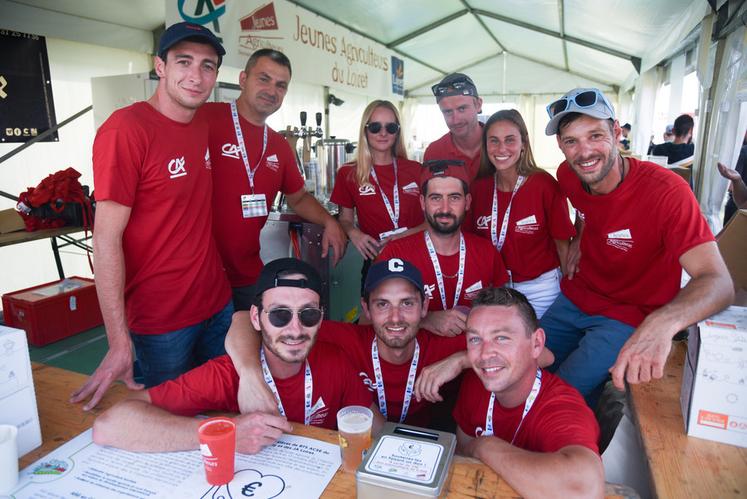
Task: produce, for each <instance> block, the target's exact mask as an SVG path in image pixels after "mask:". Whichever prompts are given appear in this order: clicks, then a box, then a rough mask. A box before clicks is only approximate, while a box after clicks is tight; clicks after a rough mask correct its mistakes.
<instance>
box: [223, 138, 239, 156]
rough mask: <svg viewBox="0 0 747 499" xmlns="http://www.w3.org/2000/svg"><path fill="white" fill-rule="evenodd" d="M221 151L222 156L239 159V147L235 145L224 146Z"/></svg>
mask: <svg viewBox="0 0 747 499" xmlns="http://www.w3.org/2000/svg"><path fill="white" fill-rule="evenodd" d="M220 150H221V153H220V154H221V156H225V157H227V158H232V159H239V146H237V145H235V144H231V143H230V142H229V143H228V144H223V147H221V148H220Z"/></svg>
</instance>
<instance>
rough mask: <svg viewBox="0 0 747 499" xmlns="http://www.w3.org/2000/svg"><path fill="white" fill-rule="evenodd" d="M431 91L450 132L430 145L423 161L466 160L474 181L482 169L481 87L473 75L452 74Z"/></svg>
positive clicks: (470, 176)
mask: <svg viewBox="0 0 747 499" xmlns="http://www.w3.org/2000/svg"><path fill="white" fill-rule="evenodd" d="M431 90H432V91H433V95H434V96H435V97H436V103H437V104H438V107H439V108H440V109H441V113H442V114H443V115H444V120H445V121H446V126H447V127H449V132H448V133H447V134H446V135H444V136H443V137H441V138H440V139H438V140H436V141H435V142H432V143H431V145H429V146H428V148H427V149H426V150H425V154H424V155H423V161H424V162H425V161H429V160H434V159H455V160H461V161H464V165H465V166H466V167H467V172H468V174H469V180H470V182H471V181H472V180H474V178H475V177H476V176H477V170H478V169H479V168H480V141H481V139H482V127H481V126H480V122H479V121H477V115H478V114H480V112H481V111H482V99H481V98H480V97H479V96H478V95H477V87H475V84H474V82H473V81H472V79H471V78H470V77H469V76H467V75H465V74H462V73H452V74H450V75H448V76H446V77H445V78H444V79H443V80H441V81H440V82H439V83H437V84H435V85H433V87H431Z"/></svg>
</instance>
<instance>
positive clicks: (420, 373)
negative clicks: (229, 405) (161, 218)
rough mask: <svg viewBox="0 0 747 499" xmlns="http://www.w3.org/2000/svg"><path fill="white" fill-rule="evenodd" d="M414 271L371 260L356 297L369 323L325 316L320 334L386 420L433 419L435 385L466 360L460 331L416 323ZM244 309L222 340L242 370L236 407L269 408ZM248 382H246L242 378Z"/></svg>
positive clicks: (421, 303)
mask: <svg viewBox="0 0 747 499" xmlns="http://www.w3.org/2000/svg"><path fill="white" fill-rule="evenodd" d="M427 300H428V299H427V298H426V297H425V296H424V294H423V281H422V278H421V276H420V272H419V271H418V270H417V268H415V267H414V266H413V265H412V264H410V263H409V262H406V261H403V260H401V259H399V258H392V259H390V260H387V261H384V262H377V263H375V264H373V265H372V266H371V269H370V270H369V273H368V275H367V276H366V282H365V286H364V296H363V298H362V299H361V305H362V307H363V311H364V314H365V315H366V316H367V317H368V318H369V320H370V321H371V325H369V326H359V325H355V324H345V323H340V322H334V321H325V322H323V323H322V326H321V328H320V330H319V340H320V341H321V342H325V341H326V342H330V343H333V344H335V345H336V346H338V347H339V348H340V349H341V350H342V351H343V352H344V353H345V356H346V358H347V359H349V360H350V363H351V364H352V365H353V367H354V368H355V371H356V372H358V375H357V376H356V378H357V379H359V380H360V382H361V386H365V387H366V388H367V389H368V390H369V391H370V392H371V393H370V395H369V396H370V397H372V398H373V400H374V401H375V404H376V405H377V407H379V410H380V411H381V413H382V414H383V415H384V416H385V417H386V419H388V420H389V421H399V422H404V423H408V424H414V425H417V426H428V425H429V424H430V422H431V407H432V406H431V404H429V403H428V402H437V401H440V400H441V396H440V395H439V389H440V388H441V386H442V385H443V384H444V383H446V382H448V381H450V380H452V379H453V378H455V377H456V376H458V375H459V374H460V373H461V372H462V370H463V369H465V368H466V367H467V357H466V354H465V353H464V338H462V337H461V336H460V337H453V338H450V337H440V336H436V335H433V334H431V333H430V332H428V331H425V330H422V329H420V328H419V323H420V320H421V319H422V317H423V316H424V315H425V312H426V310H427ZM252 326H253V325H252V324H251V323H250V322H249V321H248V320H247V317H246V314H245V313H236V315H235V317H234V322H233V324H232V326H231V330H230V331H229V333H228V337H227V341H226V347H227V349H228V352H229V354H230V355H231V357H232V359H233V362H234V364H235V365H236V367H237V370H238V371H239V373H240V374H241V379H242V388H241V391H240V393H239V404H240V407H241V408H242V412H249V411H253V410H256V409H257V408H263V409H265V410H268V409H269V407H268V406H269V405H271V402H272V398H271V395H270V394H269V392H268V391H267V390H266V389H264V384H263V383H262V372H261V370H260V368H259V365H260V362H259V359H258V353H257V352H258V349H259V346H258V344H257V343H258V338H257V335H256V334H251V333H252V332H253V331H252V329H253V327H252ZM244 383H246V386H244V385H243V384H244Z"/></svg>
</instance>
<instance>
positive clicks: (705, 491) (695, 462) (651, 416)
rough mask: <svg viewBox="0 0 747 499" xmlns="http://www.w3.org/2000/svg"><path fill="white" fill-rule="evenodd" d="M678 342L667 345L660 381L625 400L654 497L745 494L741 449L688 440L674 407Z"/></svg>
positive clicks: (746, 453) (682, 352)
mask: <svg viewBox="0 0 747 499" xmlns="http://www.w3.org/2000/svg"><path fill="white" fill-rule="evenodd" d="M686 353H687V347H686V345H685V343H683V342H675V343H673V345H672V354H671V355H670V358H669V360H668V361H667V365H666V368H665V369H664V377H663V378H662V379H660V380H656V381H653V382H651V383H646V384H642V385H632V386H631V390H630V401H631V409H632V411H631V412H632V413H633V417H634V420H635V424H636V426H637V427H638V428H639V430H640V432H641V437H642V441H643V448H644V451H645V453H646V458H647V460H648V465H649V470H650V472H651V490H652V492H654V493H655V494H656V496H657V497H659V498H662V499H663V498H673V499H680V498H684V497H707V498H711V497H712V498H725V497H739V496H742V497H744V496H747V449H744V448H741V447H736V446H734V445H727V444H722V443H718V442H712V441H710V440H703V439H700V438H695V437H688V436H687V435H686V434H685V424H684V422H683V419H682V410H681V409H680V386H681V382H682V370H683V365H684V361H685V356H686Z"/></svg>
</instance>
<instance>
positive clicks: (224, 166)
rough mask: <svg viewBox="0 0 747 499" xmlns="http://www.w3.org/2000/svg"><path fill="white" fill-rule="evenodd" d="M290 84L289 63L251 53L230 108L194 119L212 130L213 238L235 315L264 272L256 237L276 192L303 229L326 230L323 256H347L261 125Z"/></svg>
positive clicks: (263, 52) (215, 106)
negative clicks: (306, 223) (308, 226)
mask: <svg viewBox="0 0 747 499" xmlns="http://www.w3.org/2000/svg"><path fill="white" fill-rule="evenodd" d="M290 80H291V63H290V61H289V60H288V57H286V56H285V54H283V53H282V52H278V51H277V50H274V49H260V50H257V51H256V52H254V53H253V54H252V55H251V57H249V60H248V61H247V63H246V67H245V68H244V71H242V72H241V74H240V75H239V86H240V87H241V95H239V97H238V98H237V99H236V100H235V101H234V102H231V103H226V102H209V103H207V104H205V105H204V106H203V107H202V108H200V110H199V111H198V113H197V116H196V118H197V119H203V120H205V121H206V122H208V124H209V127H210V138H209V144H210V157H211V159H212V161H213V183H214V185H213V231H214V233H215V242H216V243H217V245H218V251H219V252H220V255H221V258H222V259H223V263H224V264H225V267H226V272H227V274H228V279H229V281H230V282H231V287H232V289H233V301H234V307H235V308H236V309H244V308H247V307H248V305H249V304H251V297H252V294H253V291H252V285H253V284H254V282H255V281H256V280H257V276H258V275H259V272H260V270H261V269H262V260H261V259H260V257H259V251H260V247H259V234H260V231H261V230H262V227H264V225H265V221H266V220H267V215H268V212H269V211H270V207H271V205H272V203H273V201H274V200H275V196H276V195H277V193H278V192H282V193H283V194H285V196H286V200H287V202H288V206H290V207H291V208H292V209H293V211H294V212H296V213H298V214H299V215H300V216H302V217H303V218H304V219H306V220H308V221H309V222H312V223H316V224H319V225H321V226H323V227H324V233H323V235H322V256H326V253H327V251H328V250H329V248H332V249H333V250H334V255H333V258H334V259H335V261H336V260H339V259H340V258H342V255H343V253H344V252H345V239H346V236H345V233H344V231H343V230H342V227H341V226H340V224H339V223H338V222H337V220H336V219H335V218H333V217H332V216H331V215H330V214H329V213H328V212H327V211H326V210H325V209H324V208H323V207H322V205H321V204H319V202H318V201H317V200H316V199H315V198H314V196H312V195H311V194H310V193H308V192H306V189H305V188H304V180H303V177H302V176H301V173H300V172H299V170H298V166H297V165H296V156H295V154H294V153H293V151H292V150H291V148H290V145H289V144H288V142H287V141H286V140H285V138H283V136H282V135H280V134H279V133H277V132H276V131H274V130H272V129H271V128H269V127H268V126H267V123H266V120H267V118H268V117H269V116H271V115H272V114H273V113H274V112H276V111H277V110H278V109H280V106H281V105H282V104H283V99H284V98H285V94H286V93H287V92H288V86H289V85H290Z"/></svg>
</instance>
